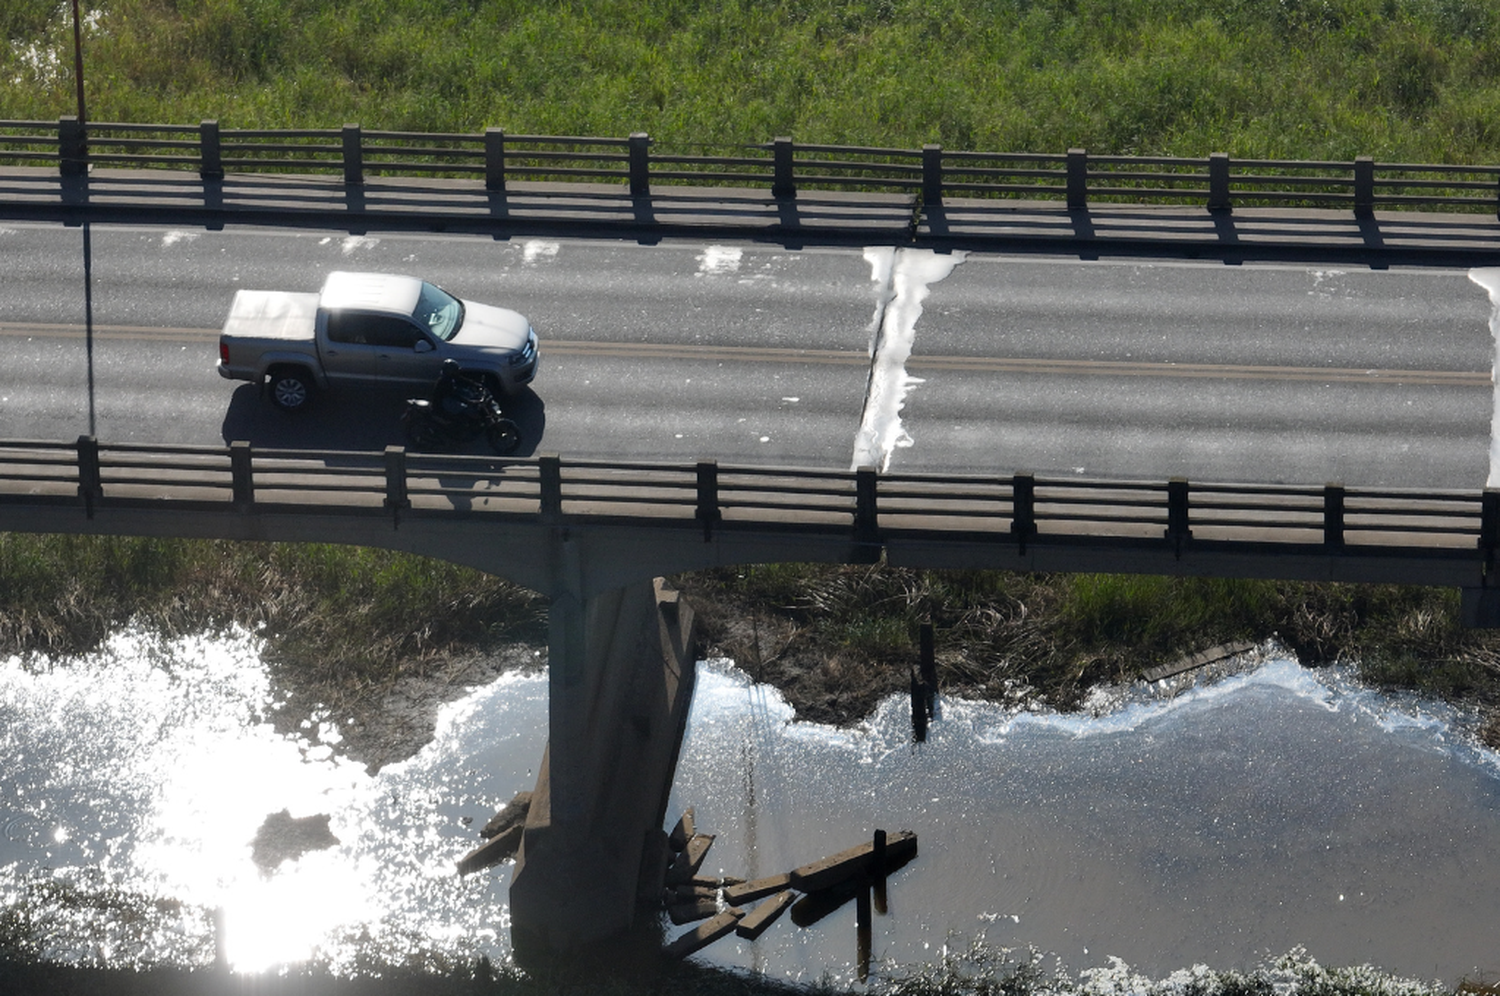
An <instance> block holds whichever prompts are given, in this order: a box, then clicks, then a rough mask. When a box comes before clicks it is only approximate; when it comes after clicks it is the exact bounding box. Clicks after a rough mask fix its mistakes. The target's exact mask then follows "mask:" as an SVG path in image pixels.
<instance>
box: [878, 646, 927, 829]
mask: <svg viewBox="0 0 1500 996" xmlns="http://www.w3.org/2000/svg"><path fill="white" fill-rule="evenodd" d="M917 645H918V650H919V652H920V657H919V661H920V667H921V674H922V704H923V706H925V707H926V709H927V718H928V719H932V718H933V717H934V716H936V714H937V690H938V678H937V646H936V641H935V640H934V639H933V632H932V623H930V622H925V623H923V624H922V627H921V629H920V630H918V634H917ZM882 846H883V845H882Z"/></svg>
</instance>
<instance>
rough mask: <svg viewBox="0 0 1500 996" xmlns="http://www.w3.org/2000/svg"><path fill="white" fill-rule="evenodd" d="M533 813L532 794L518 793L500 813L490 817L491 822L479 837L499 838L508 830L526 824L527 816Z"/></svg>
mask: <svg viewBox="0 0 1500 996" xmlns="http://www.w3.org/2000/svg"><path fill="white" fill-rule="evenodd" d="M530 811H531V793H530V792H517V793H516V794H515V797H514V798H512V799H511V800H510V802H507V803H506V804H505V805H504V806H502V807H501V808H500V811H499V812H498V813H496V814H495V815H494V816H491V817H490V821H489V822H488V823H486V824H485V825H484V829H483V830H481V831H479V836H481V837H484V838H485V839H489V838H490V837H498V836H500V835H501V834H502V833H504V832H505V831H506V830H509V829H510V828H511V827H513V826H516V825H517V824H524V823H525V822H526V814H527V813H528V812H530Z"/></svg>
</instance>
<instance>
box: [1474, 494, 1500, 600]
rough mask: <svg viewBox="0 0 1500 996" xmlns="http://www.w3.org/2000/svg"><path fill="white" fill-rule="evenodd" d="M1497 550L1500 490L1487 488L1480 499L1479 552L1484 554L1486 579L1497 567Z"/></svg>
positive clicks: (1499, 523)
mask: <svg viewBox="0 0 1500 996" xmlns="http://www.w3.org/2000/svg"><path fill="white" fill-rule="evenodd" d="M1497 548H1500V490H1497V489H1495V488H1485V489H1484V494H1483V495H1482V496H1481V497H1480V499H1479V552H1480V553H1482V554H1484V573H1485V576H1486V578H1488V576H1489V573H1490V570H1491V569H1492V568H1493V567H1494V566H1495V550H1496V549H1497Z"/></svg>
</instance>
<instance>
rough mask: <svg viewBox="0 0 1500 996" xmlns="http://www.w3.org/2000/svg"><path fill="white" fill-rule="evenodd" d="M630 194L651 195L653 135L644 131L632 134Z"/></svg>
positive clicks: (637, 195)
mask: <svg viewBox="0 0 1500 996" xmlns="http://www.w3.org/2000/svg"><path fill="white" fill-rule="evenodd" d="M628 148H629V152H630V155H629V159H630V196H631V197H650V196H651V136H650V135H647V134H646V133H645V132H643V131H637V132H632V133H631V135H630V144H629V146H628Z"/></svg>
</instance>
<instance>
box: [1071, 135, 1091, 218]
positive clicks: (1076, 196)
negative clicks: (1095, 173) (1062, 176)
mask: <svg viewBox="0 0 1500 996" xmlns="http://www.w3.org/2000/svg"><path fill="white" fill-rule="evenodd" d="M1088 207H1089V154H1088V153H1087V152H1086V151H1084V150H1083V149H1069V150H1068V210H1069V211H1087V210H1088Z"/></svg>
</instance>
